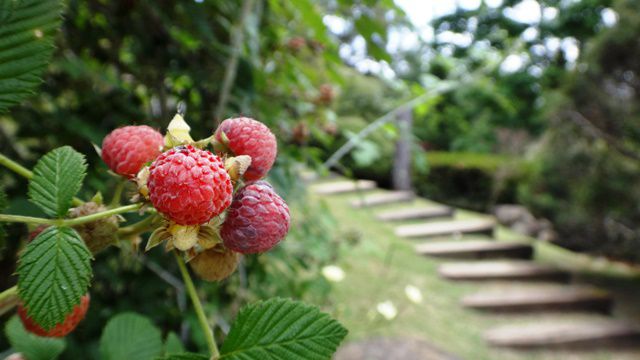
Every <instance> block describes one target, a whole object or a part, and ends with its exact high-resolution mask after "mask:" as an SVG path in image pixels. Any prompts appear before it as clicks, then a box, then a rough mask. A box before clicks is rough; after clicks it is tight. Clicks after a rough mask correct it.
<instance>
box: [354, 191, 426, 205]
mask: <svg viewBox="0 0 640 360" xmlns="http://www.w3.org/2000/svg"><path fill="white" fill-rule="evenodd" d="M414 198H415V194H414V193H413V192H411V191H388V192H384V193H378V194H371V195H364V196H362V197H361V198H359V199H355V200H353V201H351V206H353V207H354V208H363V207H371V206H379V205H386V204H393V203H398V202H403V201H411V200H413V199H414Z"/></svg>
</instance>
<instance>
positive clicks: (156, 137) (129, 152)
mask: <svg viewBox="0 0 640 360" xmlns="http://www.w3.org/2000/svg"><path fill="white" fill-rule="evenodd" d="M163 145H164V139H163V137H162V134H160V133H159V132H158V131H156V130H154V129H152V128H150V127H149V126H146V125H142V126H125V127H121V128H119V129H115V130H113V131H112V132H111V133H110V134H109V135H107V136H106V137H105V138H104V140H103V141H102V160H104V162H105V163H106V164H107V166H109V168H110V169H111V170H113V171H114V172H115V173H117V174H118V175H122V176H124V177H127V178H133V177H134V176H136V174H137V173H138V171H139V170H140V169H141V168H142V166H143V165H144V164H146V163H148V162H149V161H153V160H154V159H155V158H156V157H158V155H160V153H161V152H162V146H163Z"/></svg>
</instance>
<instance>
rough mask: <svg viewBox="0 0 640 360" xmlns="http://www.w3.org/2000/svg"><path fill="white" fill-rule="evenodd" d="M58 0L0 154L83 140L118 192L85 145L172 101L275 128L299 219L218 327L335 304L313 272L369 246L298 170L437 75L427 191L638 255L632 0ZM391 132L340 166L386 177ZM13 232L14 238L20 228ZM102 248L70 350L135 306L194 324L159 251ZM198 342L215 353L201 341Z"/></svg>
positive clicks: (223, 301) (568, 239)
mask: <svg viewBox="0 0 640 360" xmlns="http://www.w3.org/2000/svg"><path fill="white" fill-rule="evenodd" d="M444 3H448V4H449V5H446V6H445V5H443V4H444ZM66 4H67V7H66V10H65V14H64V23H63V27H62V31H61V32H60V34H58V36H57V38H56V46H57V48H56V50H55V54H54V57H53V60H52V63H51V64H50V66H49V67H48V69H47V71H46V73H45V77H44V82H43V84H42V86H41V87H40V89H39V91H38V93H37V95H35V96H34V97H31V98H30V99H29V100H27V101H25V102H23V103H22V104H21V105H20V106H16V107H13V108H12V110H11V111H10V112H9V113H5V114H0V152H2V153H3V154H6V155H8V156H10V157H12V158H13V159H15V160H17V161H18V162H20V163H23V164H25V165H26V166H31V165H33V164H34V163H35V161H36V160H37V158H38V157H39V156H41V155H42V154H44V153H45V152H47V151H48V150H50V149H52V148H54V147H57V146H60V145H63V144H67V145H71V146H73V147H74V148H75V149H77V150H78V151H81V152H83V153H85V154H87V156H88V162H89V163H90V164H91V169H90V173H89V175H88V178H87V179H88V182H87V183H88V184H89V186H90V189H85V190H86V194H84V195H85V196H87V197H89V196H91V195H92V194H93V192H95V191H101V192H102V193H103V194H105V197H106V198H108V194H110V191H112V189H113V187H114V186H115V182H116V180H115V179H114V178H112V177H110V176H109V175H108V174H107V168H106V166H105V165H104V164H102V162H101V160H100V159H99V157H98V156H97V154H96V153H95V151H94V150H93V146H92V144H98V145H99V144H100V143H101V141H102V138H103V137H104V136H105V135H106V134H107V133H108V132H109V131H111V130H113V129H114V128H116V127H118V126H122V125H125V124H131V123H134V124H148V125H151V126H153V127H155V128H158V129H163V128H164V127H166V125H167V123H168V122H169V120H170V119H171V117H172V116H173V113H174V111H175V107H176V104H177V103H178V102H179V101H184V102H185V103H186V104H187V105H188V111H187V119H188V121H189V123H190V124H191V125H192V131H193V134H194V137H196V136H197V137H199V138H202V137H205V136H208V135H210V133H211V131H213V130H214V129H215V127H216V125H217V123H218V122H219V121H221V120H222V119H224V118H226V117H230V116H234V115H236V114H243V115H248V116H252V117H255V118H257V119H259V120H260V121H263V122H265V123H266V124H267V125H269V126H270V127H271V128H272V129H273V130H274V132H275V133H276V135H277V137H278V139H279V149H280V154H279V158H278V161H277V163H276V166H275V168H274V169H273V170H272V172H271V180H272V182H274V183H275V184H276V186H277V187H278V189H279V191H280V192H281V193H282V194H283V195H284V196H285V197H286V198H287V200H288V201H289V202H290V203H291V204H292V207H293V209H294V213H295V214H296V216H295V217H294V226H293V228H292V233H291V235H290V236H289V239H288V240H287V241H286V242H284V244H283V245H282V246H279V247H278V248H277V250H275V251H272V252H270V253H268V254H265V255H262V256H259V257H247V258H245V260H244V265H243V267H241V271H240V272H239V274H238V275H234V276H233V277H232V278H231V279H230V280H229V281H227V282H225V283H222V284H221V285H220V286H218V287H215V286H208V287H204V288H203V289H202V291H205V292H207V293H208V294H209V295H212V296H207V298H208V299H213V301H212V302H210V303H209V304H208V306H209V307H210V309H208V310H210V311H212V312H213V313H216V314H217V317H218V319H219V320H218V322H219V324H220V325H221V328H222V329H224V328H225V327H228V321H229V319H230V318H231V314H233V313H234V312H235V311H236V310H237V308H238V307H239V306H240V305H241V304H243V303H245V302H246V301H249V300H253V299H257V298H263V297H267V296H276V295H277V296H291V297H295V298H299V299H303V300H308V301H312V302H314V303H317V304H326V303H327V302H328V301H329V298H328V296H327V294H328V289H329V288H330V284H329V283H328V282H327V281H326V280H325V279H324V278H323V277H322V276H321V275H320V271H319V269H321V268H322V267H323V266H324V265H327V264H330V263H332V262H333V261H334V260H335V256H336V254H337V251H338V249H340V248H341V247H348V246H352V243H354V242H357V240H358V239H357V236H355V235H354V234H341V233H339V232H337V231H335V230H334V229H335V226H333V223H334V219H333V218H332V216H331V214H330V213H329V212H328V211H327V210H326V209H324V208H323V207H322V205H318V204H315V203H309V202H306V201H305V195H304V187H303V185H302V184H301V183H300V181H299V179H298V178H297V175H296V172H295V171H296V169H297V168H298V166H299V164H305V165H306V166H307V167H310V168H315V169H320V170H322V165H321V164H322V163H323V161H325V160H326V159H327V158H328V157H329V156H330V155H331V154H332V153H334V152H335V151H336V150H337V149H338V147H339V146H341V145H342V144H344V143H345V142H346V141H348V140H349V139H350V138H352V137H354V136H355V135H356V134H357V133H358V132H359V131H361V130H362V129H364V128H365V127H366V126H368V125H369V124H371V123H372V122H373V121H375V120H376V119H377V118H379V117H380V116H382V115H384V114H385V113H387V112H389V111H391V110H393V109H394V108H396V107H398V106H400V105H402V104H403V103H406V102H407V101H409V100H411V99H414V98H416V97H420V96H423V95H424V94H425V93H428V92H429V91H431V90H432V89H434V88H435V87H436V86H438V85H439V84H443V83H444V82H451V83H452V84H454V86H453V88H452V90H450V91H446V92H443V93H439V94H434V96H428V97H424V99H425V100H424V101H422V102H421V103H420V104H419V105H418V106H417V107H415V109H414V111H413V119H414V125H413V138H412V142H413V147H412V149H413V177H414V179H413V180H414V182H413V183H414V186H415V189H416V191H417V192H418V193H419V194H420V195H422V196H425V197H427V198H431V199H434V200H438V201H441V202H444V203H449V204H453V205H456V206H460V207H464V208H469V209H474V210H482V211H487V212H489V211H491V210H492V208H493V207H494V206H495V205H497V204H501V203H518V204H522V205H524V206H526V207H528V208H529V209H530V210H531V211H533V213H534V214H535V215H536V216H538V217H541V218H546V219H549V220H550V221H551V222H552V223H553V225H554V228H555V230H556V232H557V234H558V236H557V239H556V241H557V242H558V243H560V244H561V245H563V246H566V247H568V248H570V249H574V250H579V251H586V252H590V253H595V254H600V255H605V256H610V257H613V258H617V259H622V260H626V261H631V262H638V261H640V252H638V251H637V249H638V247H639V245H640V232H639V229H638V226H637V224H638V223H639V221H640V206H639V205H638V204H640V168H639V167H640V165H639V164H640V155H639V152H638V149H640V127H639V126H638V124H640V108H639V106H640V105H639V104H640V101H639V100H640V92H639V91H640V81H639V80H638V78H637V76H638V74H639V73H640V62H638V60H637V59H638V58H640V43H639V42H638V41H637V39H638V37H639V36H640V4H639V3H638V2H637V1H635V0H617V1H613V0H492V1H480V0H477V1H473V0H460V1H451V2H440V1H415V2H412V1H410V0H408V1H400V0H398V1H396V2H394V1H393V0H357V1H356V0H322V1H311V0H296V1H288V2H281V1H276V0H243V1H208V0H204V1H203V0H201V1H198V0H196V1H148V0H118V1H114V0H112V1H106V0H91V1H79V0H69V1H67V2H66ZM420 4H422V5H420ZM456 5H457V6H456ZM443 6H444V8H443ZM429 9H430V10H431V11H430V12H429V11H428V10H429ZM424 11H427V12H429V14H431V16H430V17H429V18H424V17H422V16H421V14H422V13H421V12H424ZM421 21H422V22H421ZM397 138H398V131H397V129H396V127H395V126H394V125H393V124H392V123H390V124H387V125H385V126H383V127H381V128H380V129H378V130H377V131H375V132H374V133H373V134H372V135H370V136H369V137H367V138H366V139H364V140H362V141H360V142H358V144H357V146H356V148H355V149H354V151H352V152H350V153H349V154H348V155H347V156H346V157H345V158H343V159H342V160H341V162H340V164H339V165H338V166H336V167H335V170H338V171H343V172H344V171H346V172H347V175H350V176H354V177H358V178H370V179H374V180H376V181H378V182H379V183H380V184H382V185H385V186H390V184H391V168H392V161H393V156H394V151H395V141H396V140H397ZM0 184H2V185H3V186H4V188H5V190H6V191H7V193H9V195H10V197H11V199H12V201H11V203H10V211H11V212H13V213H21V214H33V211H34V209H33V208H31V207H28V206H27V204H26V199H25V197H24V194H25V193H26V184H25V183H24V182H21V181H20V180H19V179H17V178H16V177H15V176H14V175H13V174H10V173H9V172H8V171H5V170H2V171H1V172H0ZM8 230H9V232H10V234H11V235H12V236H14V237H17V238H22V239H24V238H25V234H26V231H27V229H25V228H22V227H20V226H13V227H10V228H9V229H8ZM19 247H20V244H18V243H16V242H7V243H6V244H3V249H2V253H1V256H2V258H1V259H0V261H1V263H2V269H3V276H2V278H1V279H0V282H2V284H3V285H6V286H8V285H9V284H11V283H12V282H13V281H15V279H13V278H12V277H11V274H12V272H13V266H14V264H15V253H16V251H17V249H18V248H19ZM109 252H110V253H111V256H109V255H106V256H105V255H101V256H99V257H98V259H97V267H96V277H95V278H96V283H95V285H94V286H93V288H92V296H93V299H94V300H93V301H94V304H99V305H96V308H98V309H101V311H100V312H90V314H89V320H88V321H86V322H85V323H86V324H85V325H83V326H84V327H85V331H82V332H78V334H77V335H74V336H72V337H71V340H70V341H72V342H73V343H74V344H75V345H77V346H69V349H77V351H79V352H81V353H84V352H87V351H88V352H92V351H95V349H96V347H95V341H96V339H97V338H98V337H99V336H98V335H99V333H100V331H101V325H100V324H103V323H104V322H105V319H107V318H109V317H110V316H112V315H113V314H114V313H117V312H119V311H121V310H123V309H132V308H135V309H137V311H139V312H142V313H144V314H145V315H148V316H150V317H151V318H152V319H153V321H154V323H156V324H158V325H161V326H164V327H165V328H172V329H182V331H183V333H182V334H180V335H182V336H183V337H184V338H186V335H185V334H186V333H188V332H189V329H190V325H189V324H190V323H193V322H194V321H195V318H194V319H187V320H186V321H185V320H184V317H183V316H182V314H181V309H180V308H176V307H175V302H176V297H177V298H178V299H180V298H181V297H182V300H179V301H178V303H180V301H182V304H184V301H185V300H184V291H183V290H181V289H180V288H179V286H178V287H176V286H174V285H175V283H172V279H171V277H170V276H171V275H170V273H175V272H174V271H173V270H174V269H172V267H171V266H172V265H165V261H163V256H164V255H163V254H162V253H161V252H160V251H158V252H151V253H149V254H147V255H144V256H140V255H134V254H133V252H132V251H131V249H130V248H128V247H123V248H122V249H111V250H110V251H109ZM160 263H162V265H158V264H160ZM6 286H5V287H6ZM134 289H135V291H134ZM213 295H215V296H213ZM141 304H144V306H141ZM183 306H184V305H183ZM225 324H227V325H225ZM94 327H95V328H94ZM195 333H196V335H197V331H196V332H195ZM80 344H82V345H80ZM191 345H192V346H195V347H201V348H204V342H203V341H202V340H198V339H197V338H196V340H195V341H194V344H191ZM70 351H71V350H70ZM79 354H80V353H79ZM76 355H77V354H76ZM70 358H77V357H73V356H72V355H70Z"/></svg>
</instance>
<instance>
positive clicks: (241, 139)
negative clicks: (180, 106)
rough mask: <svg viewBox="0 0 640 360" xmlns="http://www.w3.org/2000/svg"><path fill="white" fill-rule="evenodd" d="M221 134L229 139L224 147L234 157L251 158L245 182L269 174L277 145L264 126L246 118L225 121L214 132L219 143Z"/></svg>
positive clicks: (269, 131)
mask: <svg viewBox="0 0 640 360" xmlns="http://www.w3.org/2000/svg"><path fill="white" fill-rule="evenodd" d="M222 132H224V133H225V135H226V136H227V139H229V143H228V144H226V145H227V147H228V148H229V150H231V151H232V152H233V153H234V155H249V156H250V157H251V166H249V169H247V172H245V173H244V178H245V180H247V181H253V180H259V179H261V178H263V177H264V176H265V175H266V174H267V172H269V170H270V169H271V166H273V162H274V161H275V160H276V153H277V152H278V143H277V142H276V137H275V136H274V135H273V133H272V132H271V130H269V128H268V127H267V126H266V125H265V124H263V123H261V122H259V121H257V120H253V119H251V118H246V117H240V118H233V119H227V120H225V121H223V122H222V123H221V124H220V126H219V127H218V129H217V130H216V133H215V137H216V140H218V141H219V142H222Z"/></svg>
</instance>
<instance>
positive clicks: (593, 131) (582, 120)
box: [567, 111, 640, 161]
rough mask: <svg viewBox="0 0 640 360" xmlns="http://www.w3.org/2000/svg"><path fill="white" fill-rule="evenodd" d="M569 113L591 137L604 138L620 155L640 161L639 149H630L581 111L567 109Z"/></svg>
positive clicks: (570, 117)
mask: <svg viewBox="0 0 640 360" xmlns="http://www.w3.org/2000/svg"><path fill="white" fill-rule="evenodd" d="M567 115H568V116H569V119H571V120H572V121H573V122H574V123H575V124H577V125H578V126H579V127H580V128H581V129H582V130H584V131H585V132H586V133H587V134H589V135H590V136H591V137H593V138H595V139H602V140H604V141H605V142H606V143H607V145H609V146H610V147H612V148H613V149H614V150H616V151H617V152H618V153H620V155H623V156H626V157H628V158H630V159H632V160H636V161H640V155H638V152H637V151H634V150H632V149H629V148H628V147H626V146H625V145H623V144H621V143H620V142H619V141H618V139H617V138H616V137H614V136H612V135H610V134H607V133H606V132H604V131H602V130H600V129H599V128H598V127H597V126H595V125H594V124H593V123H592V122H591V121H589V119H587V118H586V117H585V116H584V115H582V114H581V113H580V112H579V111H567Z"/></svg>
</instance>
